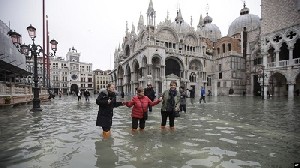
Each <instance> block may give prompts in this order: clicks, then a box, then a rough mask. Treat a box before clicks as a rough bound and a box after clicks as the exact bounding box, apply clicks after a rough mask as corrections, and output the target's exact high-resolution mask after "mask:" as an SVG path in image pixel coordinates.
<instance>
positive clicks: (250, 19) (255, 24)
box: [228, 5, 260, 37]
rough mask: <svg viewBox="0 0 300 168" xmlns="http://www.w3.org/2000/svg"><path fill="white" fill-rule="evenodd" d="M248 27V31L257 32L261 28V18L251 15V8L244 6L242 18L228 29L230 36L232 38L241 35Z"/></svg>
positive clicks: (236, 20)
mask: <svg viewBox="0 0 300 168" xmlns="http://www.w3.org/2000/svg"><path fill="white" fill-rule="evenodd" d="M244 27H246V30H247V31H251V30H255V29H257V28H259V27H260V18H259V17H258V16H257V15H253V14H249V8H247V7H246V6H245V5H244V8H243V9H241V11H240V16H239V17H238V18H236V19H235V20H234V21H233V22H232V23H231V25H230V26H229V29H228V36H229V37H231V36H233V35H235V34H236V33H240V32H242V31H243V29H244Z"/></svg>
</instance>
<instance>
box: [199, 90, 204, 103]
mask: <svg viewBox="0 0 300 168" xmlns="http://www.w3.org/2000/svg"><path fill="white" fill-rule="evenodd" d="M200 95H201V98H200V100H199V101H200V104H201V100H203V101H204V103H206V101H205V89H204V87H203V86H201V91H200Z"/></svg>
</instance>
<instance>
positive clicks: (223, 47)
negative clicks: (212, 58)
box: [222, 44, 225, 53]
mask: <svg viewBox="0 0 300 168" xmlns="http://www.w3.org/2000/svg"><path fill="white" fill-rule="evenodd" d="M222 49H223V53H225V44H222Z"/></svg>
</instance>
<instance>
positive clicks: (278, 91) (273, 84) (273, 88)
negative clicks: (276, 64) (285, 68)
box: [268, 72, 288, 97]
mask: <svg viewBox="0 0 300 168" xmlns="http://www.w3.org/2000/svg"><path fill="white" fill-rule="evenodd" d="M268 89H269V92H270V94H271V95H273V96H275V97H279V96H287V95H288V86H287V80H286V78H285V76H284V75H282V74H281V73H279V72H275V73H274V74H272V75H271V77H270V79H269V88H268Z"/></svg>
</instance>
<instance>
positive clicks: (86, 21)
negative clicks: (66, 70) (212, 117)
mask: <svg viewBox="0 0 300 168" xmlns="http://www.w3.org/2000/svg"><path fill="white" fill-rule="evenodd" d="M45 1H46V15H48V18H49V19H48V20H49V32H50V40H51V39H53V38H54V39H55V40H57V41H58V51H57V54H56V55H58V56H62V57H63V58H65V55H66V53H67V52H68V50H69V48H71V47H72V46H74V47H75V48H76V49H77V50H78V52H80V53H81V58H80V60H81V61H82V62H87V63H93V70H95V69H102V70H107V69H112V68H113V54H114V51H115V48H116V47H118V45H119V43H121V42H122V39H123V37H124V35H125V30H126V21H128V28H129V31H131V27H132V23H133V24H134V25H135V28H136V29H135V30H136V31H137V23H138V19H139V16H140V14H142V15H143V16H144V21H145V24H146V22H147V17H146V12H147V8H148V5H149V1H150V0H105V1H104V0H45ZM207 4H208V10H207ZM260 4H261V0H246V6H247V7H248V8H249V9H250V13H251V14H255V15H258V16H259V17H261V8H260ZM153 6H154V10H155V11H156V23H157V24H158V23H159V22H161V21H164V19H165V18H166V17H167V13H169V18H170V19H171V20H172V21H174V19H175V17H176V11H177V9H178V8H180V9H181V13H182V16H183V19H184V20H185V22H187V23H189V24H190V22H191V16H192V20H193V21H192V25H193V27H195V28H196V26H197V24H198V22H199V18H200V14H202V16H203V17H205V16H206V12H207V11H208V15H209V16H211V17H212V18H213V24H216V25H217V26H218V27H219V28H220V30H221V32H222V36H226V35H227V32H228V28H229V26H230V24H231V22H232V21H234V19H236V18H237V17H238V16H239V12H240V9H242V7H243V1H242V0H153ZM0 20H2V21H3V22H4V23H6V24H7V25H8V24H9V23H10V27H11V29H12V30H15V31H16V32H18V33H20V34H21V35H22V39H23V42H25V43H27V44H28V43H31V41H30V38H29V36H28V33H27V30H26V27H27V26H29V24H32V25H33V26H34V27H36V28H37V38H36V40H37V43H38V44H40V45H42V0H0ZM110 57H111V58H110Z"/></svg>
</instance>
